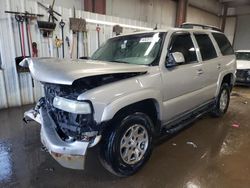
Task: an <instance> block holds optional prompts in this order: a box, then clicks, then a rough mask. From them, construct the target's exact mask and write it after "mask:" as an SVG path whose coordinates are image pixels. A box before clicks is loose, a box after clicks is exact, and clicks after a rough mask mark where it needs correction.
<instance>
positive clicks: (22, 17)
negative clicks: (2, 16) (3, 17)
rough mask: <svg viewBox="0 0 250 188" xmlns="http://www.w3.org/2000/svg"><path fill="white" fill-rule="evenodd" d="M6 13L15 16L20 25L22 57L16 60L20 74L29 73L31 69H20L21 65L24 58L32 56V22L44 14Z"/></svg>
mask: <svg viewBox="0 0 250 188" xmlns="http://www.w3.org/2000/svg"><path fill="white" fill-rule="evenodd" d="M5 13H9V14H14V15H15V20H16V21H17V23H18V33H19V41H20V51H21V56H18V57H16V58H15V61H16V68H17V71H18V72H28V71H29V69H27V68H23V67H20V66H19V63H20V62H21V61H22V60H23V59H24V58H27V57H30V56H31V51H30V45H31V43H32V37H31V32H30V23H31V20H33V19H37V18H38V17H42V16H43V15H42V14H33V13H29V12H27V11H25V12H15V11H5ZM24 22H25V26H26V40H27V47H28V52H29V56H26V46H25V33H24Z"/></svg>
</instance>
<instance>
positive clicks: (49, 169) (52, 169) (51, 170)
mask: <svg viewBox="0 0 250 188" xmlns="http://www.w3.org/2000/svg"><path fill="white" fill-rule="evenodd" d="M45 170H46V171H49V172H54V171H55V169H54V168H45Z"/></svg>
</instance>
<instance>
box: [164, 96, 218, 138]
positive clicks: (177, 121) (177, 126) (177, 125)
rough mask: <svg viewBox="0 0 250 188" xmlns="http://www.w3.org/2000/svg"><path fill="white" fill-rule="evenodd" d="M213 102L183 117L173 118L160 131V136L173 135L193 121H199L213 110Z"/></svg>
mask: <svg viewBox="0 0 250 188" xmlns="http://www.w3.org/2000/svg"><path fill="white" fill-rule="evenodd" d="M214 106H215V101H214V100H213V101H212V102H209V103H207V104H205V105H202V106H201V107H198V108H197V109H196V110H194V111H192V112H187V113H185V114H184V115H181V116H178V117H177V118H174V120H172V121H169V122H168V123H167V124H165V125H164V126H163V128H162V130H161V136H164V135H166V134H174V133H176V132H178V131H180V130H181V129H183V128H184V127H186V126H188V125H189V124H191V123H192V122H194V121H195V120H197V119H199V118H200V117H201V116H203V115H204V114H207V113H208V112H210V111H211V110H213V109H214Z"/></svg>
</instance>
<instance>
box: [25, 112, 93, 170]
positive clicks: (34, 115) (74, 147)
mask: <svg viewBox="0 0 250 188" xmlns="http://www.w3.org/2000/svg"><path fill="white" fill-rule="evenodd" d="M24 116H25V118H30V119H32V120H35V121H36V122H38V123H40V124H41V142H42V143H43V145H44V146H45V147H46V148H47V149H48V151H49V153H50V154H51V155H52V157H53V158H54V159H55V160H56V161H57V162H58V163H60V164H61V165H62V166H64V167H66V168H71V169H84V164H85V157H86V153H87V148H88V147H89V142H87V141H69V142H66V141H64V140H62V139H61V138H60V136H59V135H58V134H57V132H56V125H55V123H54V121H53V119H52V118H51V117H50V115H49V114H48V113H47V111H46V109H45V108H44V107H40V108H39V110H38V111H37V110H30V111H28V112H25V114H24Z"/></svg>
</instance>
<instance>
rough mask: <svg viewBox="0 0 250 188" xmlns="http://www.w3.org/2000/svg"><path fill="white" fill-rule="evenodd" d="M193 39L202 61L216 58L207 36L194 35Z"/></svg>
mask: <svg viewBox="0 0 250 188" xmlns="http://www.w3.org/2000/svg"><path fill="white" fill-rule="evenodd" d="M194 36H195V39H196V41H197V43H198V46H199V48H200V53H201V57H202V60H204V61H205V60H209V59H213V58H215V57H217V54H216V51H215V48H214V45H213V43H212V41H211V40H210V38H209V36H208V35H207V34H195V35H194Z"/></svg>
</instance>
